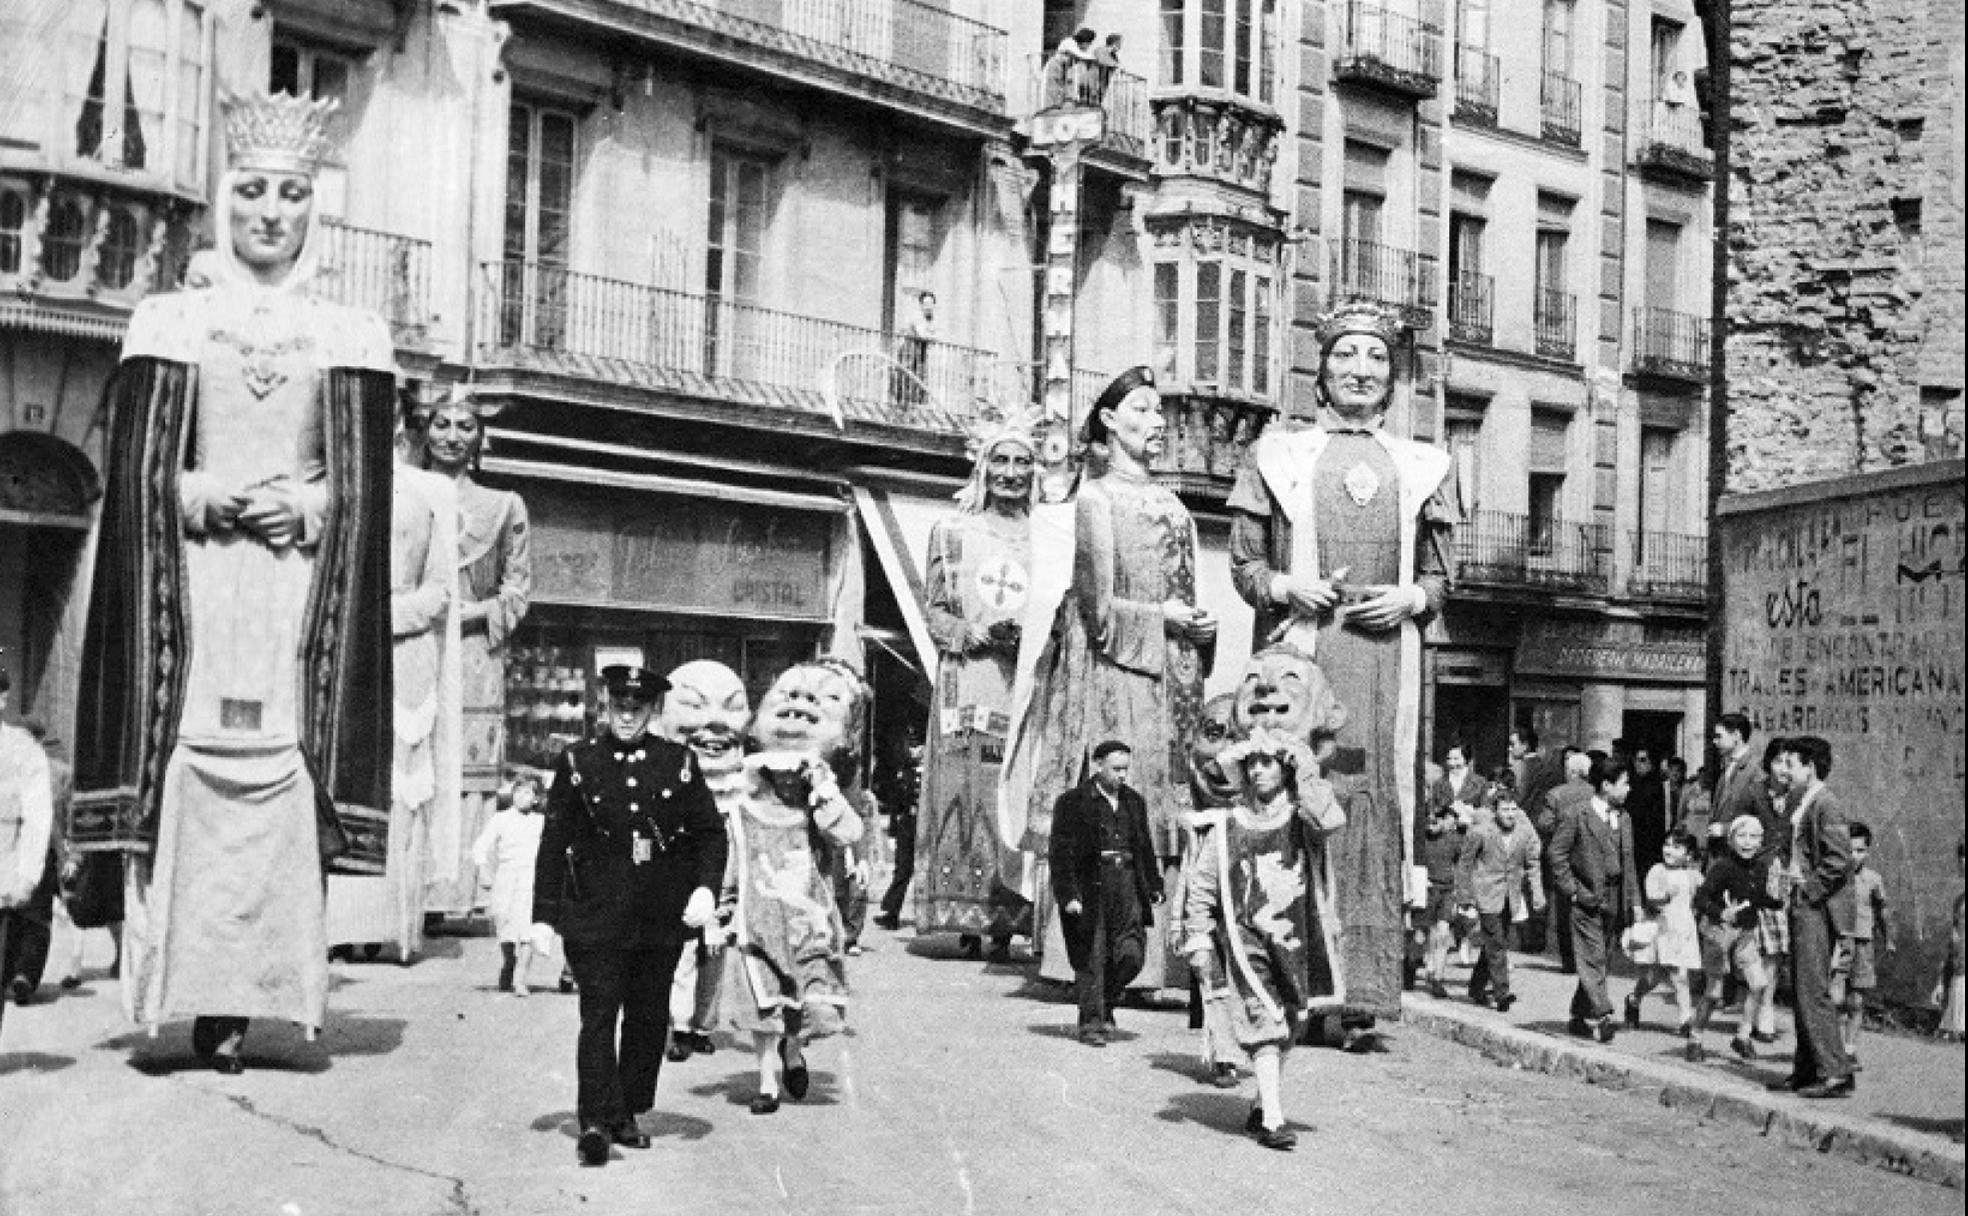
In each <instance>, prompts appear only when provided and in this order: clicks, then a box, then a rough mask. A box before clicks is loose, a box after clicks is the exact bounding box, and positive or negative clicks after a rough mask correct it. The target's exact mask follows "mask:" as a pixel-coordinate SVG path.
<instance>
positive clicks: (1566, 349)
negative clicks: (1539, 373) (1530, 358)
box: [1531, 288, 1578, 363]
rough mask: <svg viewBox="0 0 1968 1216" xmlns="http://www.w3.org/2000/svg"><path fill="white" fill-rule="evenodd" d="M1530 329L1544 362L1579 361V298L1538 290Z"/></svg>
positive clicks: (1565, 293) (1563, 293) (1567, 294)
mask: <svg viewBox="0 0 1968 1216" xmlns="http://www.w3.org/2000/svg"><path fill="white" fill-rule="evenodd" d="M1531 326H1532V329H1533V330H1534V331H1535V336H1534V339H1533V341H1534V344H1535V347H1534V348H1535V349H1536V351H1537V353H1538V355H1539V356H1540V357H1542V358H1545V359H1563V360H1564V361H1565V362H1567V363H1574V362H1577V361H1578V297H1577V296H1575V295H1572V294H1571V293H1570V292H1564V291H1546V290H1545V289H1543V288H1539V289H1538V291H1537V293H1536V299H1535V301H1534V304H1533V307H1532V309H1531Z"/></svg>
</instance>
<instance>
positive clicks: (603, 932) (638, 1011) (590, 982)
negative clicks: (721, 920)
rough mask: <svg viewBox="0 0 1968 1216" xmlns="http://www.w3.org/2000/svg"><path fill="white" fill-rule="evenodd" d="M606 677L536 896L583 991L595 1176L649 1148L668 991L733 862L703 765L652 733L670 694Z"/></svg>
mask: <svg viewBox="0 0 1968 1216" xmlns="http://www.w3.org/2000/svg"><path fill="white" fill-rule="evenodd" d="M601 675H602V681H603V682H604V683H605V684H606V685H607V687H608V715H607V730H606V731H605V733H603V734H601V735H599V736H597V737H596V738H593V739H589V740H587V741H585V742H582V743H577V744H575V745H574V746H572V747H570V748H568V749H567V751H566V752H565V753H564V754H563V755H562V756H561V758H560V762H559V764H557V765H556V766H555V769H554V784H553V791H552V793H550V794H549V795H548V797H547V822H546V825H545V827H544V828H543V829H542V831H541V834H540V852H539V857H538V860H537V863H536V867H535V877H534V885H533V919H534V921H535V922H536V923H535V926H534V932H535V935H536V936H544V935H545V933H546V931H547V930H548V929H551V930H553V931H555V932H558V933H559V934H560V935H561V937H562V938H563V939H564V940H565V942H566V944H567V962H568V965H569V966H571V967H572V968H573V970H574V978H575V980H576V982H577V983H578V984H579V987H580V993H581V1038H580V1044H579V1047H578V1048H577V1050H576V1052H575V1069H576V1073H577V1075H578V1077H579V1085H578V1097H577V1098H576V1101H575V1112H576V1114H577V1116H578V1117H579V1119H580V1121H581V1136H580V1141H579V1144H578V1149H579V1152H580V1157H581V1161H582V1162H583V1163H584V1164H587V1165H603V1164H605V1163H606V1162H607V1161H608V1153H609V1144H610V1143H611V1142H613V1143H615V1144H620V1145H624V1146H626V1147H629V1148H648V1147H649V1137H648V1136H647V1135H645V1134H644V1133H643V1132H642V1130H641V1129H640V1128H638V1127H637V1126H636V1120H635V1117H636V1116H637V1115H639V1114H642V1113H643V1112H644V1111H647V1110H648V1109H649V1108H650V1107H652V1106H654V1105H655V1104H656V1077H657V1073H658V1072H659V1071H660V1070H661V1068H662V1066H663V1040H664V1038H665V1037H666V1035H667V1033H668V1030H669V1005H668V999H669V991H670V981H671V979H672V978H673V977H674V975H675V973H676V965H677V957H678V956H679V955H680V954H681V953H682V952H683V946H684V942H685V941H686V939H687V938H688V936H689V934H690V933H691V932H692V931H694V930H699V929H702V928H703V927H704V926H705V925H707V924H709V923H710V922H711V920H712V918H713V917H714V916H715V915H716V911H717V897H716V894H715V892H716V891H717V888H718V886H719V884H720V883H721V882H722V881H723V877H724V861H725V852H726V844H725V835H724V821H723V820H722V819H720V818H719V817H718V811H717V804H716V802H715V801H714V799H713V798H712V795H711V792H710V790H709V789H708V788H706V787H705V785H704V776H703V773H702V772H700V771H699V770H698V767H697V757H696V755H695V753H693V752H692V751H691V750H690V749H689V748H687V747H685V746H683V745H682V744H680V743H672V742H670V741H669V740H667V739H663V738H660V737H658V736H656V735H653V734H650V733H649V726H650V719H651V716H652V714H653V713H654V711H655V710H656V708H657V706H658V704H659V703H660V702H661V700H662V695H663V693H664V692H666V691H667V690H668V688H669V683H668V682H667V681H666V680H664V679H663V678H662V677H661V676H658V675H656V674H655V673H653V672H648V671H644V670H643V669H642V668H640V667H619V666H618V667H608V668H604V669H603V670H602V673H601ZM618 1022H619V1024H620V1031H621V1045H620V1051H619V1054H618V1052H617V1047H616V1030H617V1023H618Z"/></svg>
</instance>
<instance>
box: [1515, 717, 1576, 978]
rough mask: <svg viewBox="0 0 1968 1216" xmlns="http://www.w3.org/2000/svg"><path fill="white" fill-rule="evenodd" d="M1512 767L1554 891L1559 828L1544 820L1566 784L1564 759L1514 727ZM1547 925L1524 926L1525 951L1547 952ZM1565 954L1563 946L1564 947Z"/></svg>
mask: <svg viewBox="0 0 1968 1216" xmlns="http://www.w3.org/2000/svg"><path fill="white" fill-rule="evenodd" d="M1510 768H1511V771H1512V772H1513V773H1515V774H1516V777H1517V805H1518V806H1520V807H1522V808H1523V810H1524V814H1526V815H1528V816H1530V819H1531V826H1532V827H1534V828H1536V829H1537V834H1538V844H1539V845H1540V846H1541V847H1542V848H1543V849H1544V850H1545V851H1544V853H1543V854H1542V857H1541V859H1540V862H1539V864H1540V866H1542V867H1544V873H1542V874H1541V877H1542V878H1543V879H1544V884H1545V888H1546V889H1547V890H1549V889H1550V888H1551V874H1550V871H1549V862H1550V856H1551V853H1550V849H1551V833H1552V830H1553V829H1554V828H1555V827H1556V826H1557V821H1556V820H1555V819H1553V820H1550V821H1549V822H1547V821H1545V820H1544V818H1543V815H1544V810H1545V805H1544V804H1545V798H1546V796H1547V795H1549V794H1550V792H1551V791H1552V790H1554V789H1556V788H1558V787H1559V786H1560V785H1563V784H1564V782H1565V764H1564V761H1563V759H1561V758H1560V757H1559V756H1558V755H1556V754H1555V753H1553V752H1551V751H1544V750H1540V749H1539V740H1538V733H1537V731H1535V730H1533V729H1531V727H1530V726H1528V725H1521V724H1520V725H1518V726H1514V727H1512V728H1511V730H1510ZM1566 937H1567V934H1566V932H1565V928H1564V922H1563V921H1560V922H1559V929H1558V938H1559V941H1560V942H1561V943H1562V942H1563V941H1565V940H1566ZM1544 938H1545V925H1544V919H1543V918H1542V917H1532V918H1531V919H1530V920H1528V921H1526V922H1525V923H1524V948H1525V949H1526V950H1529V951H1530V952H1531V953H1533V954H1543V953H1544ZM1561 953H1562V946H1561Z"/></svg>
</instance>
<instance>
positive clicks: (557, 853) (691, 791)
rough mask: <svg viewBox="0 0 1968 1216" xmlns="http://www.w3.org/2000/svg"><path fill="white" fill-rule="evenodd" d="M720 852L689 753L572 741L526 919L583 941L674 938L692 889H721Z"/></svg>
mask: <svg viewBox="0 0 1968 1216" xmlns="http://www.w3.org/2000/svg"><path fill="white" fill-rule="evenodd" d="M726 852H727V845H726V842H725V830H724V820H723V819H722V818H721V817H720V816H719V815H718V809H717V803H716V801H715V799H714V798H713V797H712V795H711V790H710V787H709V786H707V785H706V784H705V783H704V775H703V773H702V772H701V771H699V769H698V767H697V755H696V753H694V752H692V751H691V750H690V749H689V748H687V747H685V746H683V745H682V744H680V743H672V742H670V741H669V740H667V739H659V738H657V737H656V736H654V735H644V736H643V737H642V738H641V739H638V740H636V741H635V742H634V743H623V742H621V741H619V740H617V739H616V738H614V737H613V736H612V735H607V736H602V737H599V738H594V739H589V740H586V741H585V742H582V743H577V744H575V745H574V746H572V747H570V748H568V749H567V751H566V752H564V753H563V754H562V755H561V758H560V762H559V763H558V764H557V765H555V767H554V783H553V791H552V792H551V793H550V794H549V795H548V796H547V822H546V826H545V827H544V828H543V829H542V831H541V833H540V853H539V857H538V859H537V861H536V862H535V865H534V875H533V919H534V920H535V921H537V922H541V923H544V924H549V925H552V926H553V927H554V928H555V929H556V930H557V931H558V932H559V933H560V934H561V936H563V937H565V938H566V939H567V940H568V941H570V942H575V943H578V944H581V945H591V946H616V947H621V948H638V947H644V946H652V945H656V944H658V943H662V942H666V941H670V940H677V941H680V940H682V939H683V938H685V937H686V936H688V935H689V933H690V930H689V929H688V928H687V927H686V926H685V925H684V923H683V909H684V905H685V904H686V903H687V902H689V899H690V893H691V892H692V891H694V890H696V889H697V888H698V887H704V888H706V889H708V890H710V891H712V892H716V891H717V890H718V888H719V886H720V884H721V882H722V881H723V877H724V863H725V856H726ZM639 856H640V857H645V858H646V859H647V860H641V861H639V860H638V857H639Z"/></svg>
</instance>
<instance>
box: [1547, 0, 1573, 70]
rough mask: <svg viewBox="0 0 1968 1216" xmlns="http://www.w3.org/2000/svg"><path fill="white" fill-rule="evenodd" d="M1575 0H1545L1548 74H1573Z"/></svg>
mask: <svg viewBox="0 0 1968 1216" xmlns="http://www.w3.org/2000/svg"><path fill="white" fill-rule="evenodd" d="M1575 13H1576V9H1575V7H1574V4H1573V0H1544V70H1545V73H1546V74H1547V75H1551V76H1563V77H1566V78H1567V79H1570V78H1571V75H1572V55H1573V49H1572V18H1573V17H1574V15H1575Z"/></svg>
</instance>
